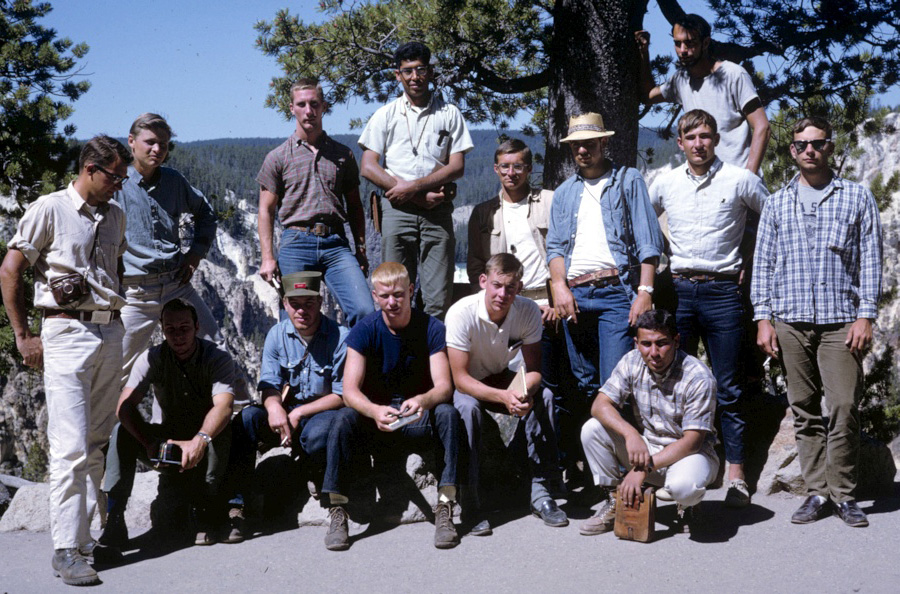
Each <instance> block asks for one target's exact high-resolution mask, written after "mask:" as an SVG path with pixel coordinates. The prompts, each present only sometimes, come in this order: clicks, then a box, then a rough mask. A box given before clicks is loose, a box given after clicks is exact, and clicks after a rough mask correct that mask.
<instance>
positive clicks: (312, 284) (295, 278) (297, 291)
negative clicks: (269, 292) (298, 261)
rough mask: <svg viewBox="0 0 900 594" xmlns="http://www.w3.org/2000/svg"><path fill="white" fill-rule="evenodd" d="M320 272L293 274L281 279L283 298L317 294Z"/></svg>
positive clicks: (320, 281)
mask: <svg viewBox="0 0 900 594" xmlns="http://www.w3.org/2000/svg"><path fill="white" fill-rule="evenodd" d="M321 283H322V273H321V272H294V273H292V274H286V275H284V276H282V277H281V286H282V288H283V289H284V296H285V297H307V296H312V295H318V294H319V286H320V285H321Z"/></svg>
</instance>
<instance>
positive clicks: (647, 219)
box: [626, 169, 663, 262]
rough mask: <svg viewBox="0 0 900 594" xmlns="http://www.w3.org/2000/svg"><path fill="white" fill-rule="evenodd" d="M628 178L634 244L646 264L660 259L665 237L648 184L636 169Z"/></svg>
mask: <svg viewBox="0 0 900 594" xmlns="http://www.w3.org/2000/svg"><path fill="white" fill-rule="evenodd" d="M628 176H629V177H628V179H627V180H626V182H627V184H628V190H629V193H630V195H631V201H630V202H629V208H630V209H631V221H632V227H633V232H634V243H635V247H636V249H637V257H638V260H639V261H640V262H646V261H647V260H650V259H651V258H658V257H659V256H660V254H662V251H663V235H662V231H661V230H660V228H659V219H658V218H657V216H656V212H655V211H654V210H653V206H652V205H651V204H650V196H649V195H648V194H647V184H646V183H644V178H643V177H641V174H640V172H638V171H637V170H636V169H629V171H628Z"/></svg>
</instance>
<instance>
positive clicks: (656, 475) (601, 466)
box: [581, 418, 719, 507]
mask: <svg viewBox="0 0 900 594" xmlns="http://www.w3.org/2000/svg"><path fill="white" fill-rule="evenodd" d="M642 437H643V436H642ZM643 440H644V443H646V444H647V448H648V449H649V450H650V455H651V456H652V455H653V454H656V453H657V452H659V451H660V450H662V449H663V446H660V445H655V444H652V443H650V442H648V441H647V438H646V437H643ZM581 444H582V445H583V446H584V454H585V458H587V461H588V464H590V466H591V473H592V474H593V475H594V484H596V485H600V486H603V487H615V486H618V484H619V483H620V482H622V479H623V478H624V477H625V473H626V472H628V471H629V470H631V463H630V462H629V461H628V450H627V449H626V448H625V438H624V437H622V436H621V435H619V434H617V433H613V432H610V431H607V430H606V427H604V426H603V424H602V423H600V421H598V420H597V419H593V418H592V419H590V420H589V421H588V422H587V423H585V424H584V426H583V427H582V428H581ZM718 470H719V459H718V457H717V456H715V454H706V453H703V452H702V451H701V452H698V453H696V454H691V455H690V456H685V457H684V458H682V459H681V460H679V461H678V462H676V463H675V464H672V465H671V466H668V467H666V468H658V469H656V470H654V471H653V472H651V473H650V474H649V475H647V482H648V483H650V484H651V485H654V486H657V487H662V486H665V488H666V489H667V490H668V491H669V493H671V494H672V498H673V499H674V500H675V501H676V502H677V503H679V504H681V505H683V506H685V507H690V506H692V505H697V504H698V503H700V501H702V500H703V496H704V495H706V485H708V484H709V483H711V482H712V481H713V480H714V479H715V478H716V473H717V472H718Z"/></svg>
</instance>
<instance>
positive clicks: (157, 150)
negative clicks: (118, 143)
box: [115, 113, 221, 385]
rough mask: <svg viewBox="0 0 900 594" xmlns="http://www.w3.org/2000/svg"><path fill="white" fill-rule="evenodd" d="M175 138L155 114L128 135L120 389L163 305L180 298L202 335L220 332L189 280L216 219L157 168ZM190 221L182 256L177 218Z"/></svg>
mask: <svg viewBox="0 0 900 594" xmlns="http://www.w3.org/2000/svg"><path fill="white" fill-rule="evenodd" d="M172 136H174V134H173V133H172V129H171V128H170V127H169V124H168V122H166V120H165V119H163V117H162V116H159V115H157V114H155V113H145V114H142V115H140V116H139V117H138V118H137V119H136V120H135V121H134V123H133V124H131V130H130V131H129V133H128V145H129V146H130V147H131V154H132V155H133V157H134V161H133V162H132V164H131V166H130V167H129V168H128V179H127V180H126V181H125V183H123V184H122V189H121V190H119V191H118V192H117V193H116V196H115V199H116V201H117V202H118V203H119V204H121V205H122V209H123V210H124V211H125V214H126V215H127V218H128V232H127V239H128V251H127V252H126V253H125V258H124V260H125V278H124V280H123V284H124V285H125V297H126V299H127V300H128V303H127V304H126V305H125V307H124V308H123V309H122V323H123V324H124V325H125V341H124V343H123V346H122V356H123V358H124V364H123V376H122V385H124V384H125V382H126V381H127V380H128V376H129V374H130V373H131V368H132V366H133V365H134V362H135V361H136V360H137V358H138V356H139V355H140V354H141V353H143V352H144V351H145V350H146V349H147V347H148V346H150V339H151V337H152V336H153V331H154V330H155V329H156V327H157V325H158V324H159V320H160V313H161V312H162V308H163V304H165V303H166V302H168V301H170V300H172V299H186V300H187V301H189V302H190V303H191V305H193V306H194V309H195V310H196V312H197V317H198V319H199V323H200V336H201V337H202V338H205V339H207V340H212V341H214V342H220V341H221V336H220V334H219V327H218V324H216V320H215V318H214V317H213V314H212V312H211V311H210V310H209V306H207V305H206V302H205V301H204V300H203V298H202V297H201V296H200V294H199V293H197V291H196V289H194V287H193V286H192V285H191V277H192V276H193V275H194V272H195V271H196V270H197V267H198V266H199V265H200V261H201V260H202V259H203V257H204V256H205V255H206V253H207V252H208V251H209V248H210V246H211V245H212V243H213V241H215V238H216V215H215V213H213V210H212V208H211V207H210V205H209V202H207V200H206V198H205V197H204V196H203V194H201V193H200V191H199V190H197V189H196V188H194V187H193V186H191V185H190V184H189V183H188V181H187V180H186V179H184V177H183V176H182V175H181V174H180V173H179V172H178V171H176V170H174V169H172V168H171V167H163V163H164V162H165V160H166V156H167V155H168V154H169V141H170V140H171V139H172ZM185 215H191V216H193V227H194V238H193V241H192V242H191V248H190V250H188V252H187V253H183V251H182V245H181V235H180V227H181V223H182V220H181V219H182V217H183V216H185Z"/></svg>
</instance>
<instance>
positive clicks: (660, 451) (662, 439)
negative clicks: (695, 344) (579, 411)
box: [580, 310, 719, 536]
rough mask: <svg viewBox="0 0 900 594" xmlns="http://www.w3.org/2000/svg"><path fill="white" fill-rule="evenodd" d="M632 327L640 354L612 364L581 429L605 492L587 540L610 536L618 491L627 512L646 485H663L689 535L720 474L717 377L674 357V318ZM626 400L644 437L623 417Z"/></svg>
mask: <svg viewBox="0 0 900 594" xmlns="http://www.w3.org/2000/svg"><path fill="white" fill-rule="evenodd" d="M636 326H637V337H636V338H635V340H634V343H635V346H636V347H637V348H636V349H635V350H633V351H631V352H629V353H628V354H626V355H625V356H624V357H622V359H621V360H620V361H619V363H618V365H616V368H615V370H614V371H613V373H612V376H610V378H609V380H608V381H607V382H606V383H605V384H604V385H603V387H602V388H601V389H600V393H599V394H598V395H597V398H596V399H595V400H594V404H593V406H592V408H591V414H592V415H593V418H592V419H590V420H589V421H588V422H587V423H585V424H584V427H582V430H581V442H582V444H583V445H584V452H585V457H586V458H587V460H588V463H589V464H590V466H591V472H592V474H593V476H594V482H595V483H596V484H597V485H599V486H601V487H604V488H605V490H606V497H605V501H604V503H603V504H602V505H601V507H600V509H599V510H598V511H597V513H596V514H595V515H594V516H593V517H592V518H590V519H588V520H587V521H585V522H584V523H583V524H582V525H581V529H580V532H581V534H584V535H587V536H592V535H595V534H602V533H603V532H608V531H610V530H612V528H613V524H614V522H615V517H616V499H615V489H616V488H618V489H619V490H621V491H622V492H623V498H624V501H625V504H626V505H632V504H633V503H634V500H635V499H636V498H637V499H641V498H642V495H641V492H642V489H641V487H642V485H643V484H644V483H649V484H651V485H655V486H658V487H662V486H665V488H666V490H667V491H668V492H669V493H670V494H671V496H672V498H673V499H674V500H675V502H676V503H677V504H678V517H679V522H680V523H681V524H682V527H683V529H684V531H686V532H687V531H689V530H690V528H691V524H692V523H693V522H694V521H695V519H696V518H695V515H696V506H697V504H699V503H700V501H701V500H702V499H703V496H704V495H705V494H706V485H708V484H709V483H710V482H712V480H713V479H714V478H715V476H716V472H717V471H718V468H719V460H718V457H717V456H716V454H715V451H714V450H713V446H714V444H715V439H716V438H715V435H716V432H715V428H714V420H715V412H716V380H715V378H714V377H713V375H712V373H710V371H709V369H708V368H707V367H706V366H705V365H704V364H703V363H702V362H700V361H699V360H698V359H696V358H695V357H692V356H690V355H687V354H685V353H684V352H683V351H679V350H678V332H677V330H676V326H675V318H674V317H673V316H672V315H671V314H670V313H668V312H667V311H665V310H651V311H647V312H645V313H643V314H642V315H641V316H640V317H639V318H638V321H637V324H636ZM629 400H630V401H631V404H632V406H633V409H634V417H635V419H637V420H638V421H639V424H640V425H641V426H643V435H642V434H641V433H639V432H638V429H636V428H635V427H634V426H632V425H631V424H630V423H628V421H626V420H625V419H624V418H623V417H622V415H621V413H620V409H621V408H622V407H623V406H624V405H625V404H626V403H627V402H628V401H629ZM623 469H624V470H623Z"/></svg>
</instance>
